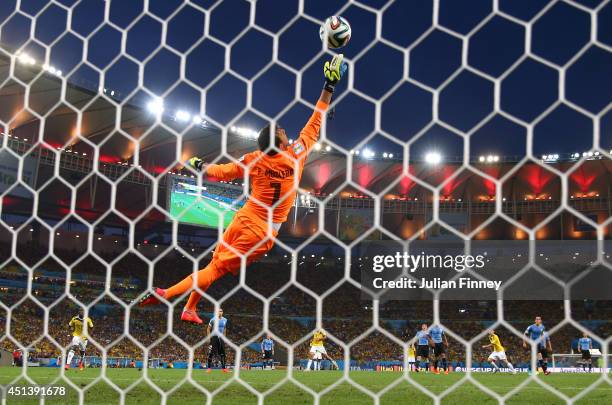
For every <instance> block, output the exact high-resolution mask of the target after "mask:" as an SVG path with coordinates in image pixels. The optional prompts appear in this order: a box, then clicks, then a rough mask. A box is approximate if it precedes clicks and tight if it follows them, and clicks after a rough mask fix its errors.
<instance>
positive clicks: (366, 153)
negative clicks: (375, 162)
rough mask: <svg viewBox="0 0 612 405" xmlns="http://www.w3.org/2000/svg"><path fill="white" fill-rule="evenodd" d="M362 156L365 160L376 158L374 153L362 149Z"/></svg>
mask: <svg viewBox="0 0 612 405" xmlns="http://www.w3.org/2000/svg"><path fill="white" fill-rule="evenodd" d="M363 156H364V157H365V158H367V159H371V158H373V157H375V156H376V153H374V151H372V150H370V149H364V150H363Z"/></svg>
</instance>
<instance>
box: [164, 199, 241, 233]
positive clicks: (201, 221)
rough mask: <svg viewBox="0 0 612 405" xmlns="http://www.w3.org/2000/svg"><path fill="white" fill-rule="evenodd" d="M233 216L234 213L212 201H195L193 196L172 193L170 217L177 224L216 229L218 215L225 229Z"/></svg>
mask: <svg viewBox="0 0 612 405" xmlns="http://www.w3.org/2000/svg"><path fill="white" fill-rule="evenodd" d="M188 207H189V208H188ZM234 214H235V211H233V210H231V209H230V208H227V206H224V205H222V204H220V203H218V202H216V201H214V200H210V199H204V198H203V199H200V200H197V197H195V196H192V195H188V194H181V193H172V196H171V198H170V215H171V216H172V218H174V219H176V220H178V221H179V222H187V223H190V224H195V225H203V226H207V227H210V228H217V227H218V226H219V215H223V228H227V227H228V226H229V224H230V222H232V219H233V218H234Z"/></svg>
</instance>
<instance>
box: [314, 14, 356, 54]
mask: <svg viewBox="0 0 612 405" xmlns="http://www.w3.org/2000/svg"><path fill="white" fill-rule="evenodd" d="M319 37H320V38H321V41H325V38H327V47H328V48H331V49H338V48H342V47H343V46H345V45H346V44H348V42H349V40H350V39H351V25H350V24H349V22H348V21H346V19H345V18H343V17H340V16H335V15H333V16H331V17H327V19H326V20H325V22H324V23H323V25H322V26H321V28H319Z"/></svg>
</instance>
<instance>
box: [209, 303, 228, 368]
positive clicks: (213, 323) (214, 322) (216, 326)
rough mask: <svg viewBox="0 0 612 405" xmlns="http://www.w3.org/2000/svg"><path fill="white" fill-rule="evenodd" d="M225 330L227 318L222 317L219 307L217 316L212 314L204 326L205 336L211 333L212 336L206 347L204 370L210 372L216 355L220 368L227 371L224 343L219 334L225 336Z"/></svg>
mask: <svg viewBox="0 0 612 405" xmlns="http://www.w3.org/2000/svg"><path fill="white" fill-rule="evenodd" d="M226 332H227V319H226V318H224V317H223V310H222V309H220V308H219V313H218V314H217V316H214V317H212V318H211V319H210V322H208V327H207V328H206V336H207V337H208V336H210V335H211V333H212V337H211V338H210V346H209V347H208V361H207V362H206V368H207V370H206V372H208V373H210V369H211V368H212V361H213V357H214V356H218V357H219V358H220V359H221V368H222V370H223V372H224V373H227V372H228V370H227V368H226V367H225V345H224V344H223V340H221V338H220V337H219V336H225V334H226Z"/></svg>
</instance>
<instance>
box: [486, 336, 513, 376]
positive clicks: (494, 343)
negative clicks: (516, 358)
mask: <svg viewBox="0 0 612 405" xmlns="http://www.w3.org/2000/svg"><path fill="white" fill-rule="evenodd" d="M489 342H490V343H489V344H488V345H485V346H482V348H483V349H487V348H489V347H491V348H493V352H492V353H491V354H490V355H489V358H488V361H489V362H490V363H491V364H492V365H493V368H494V372H495V373H497V372H499V371H500V369H499V365H498V364H497V363H498V362H499V363H504V364H505V365H506V367H507V368H509V369H510V371H512V374H516V369H515V368H514V366H513V365H512V363H510V362H509V361H508V359H507V358H506V350H505V349H504V346H502V344H501V342H500V340H499V336H497V335H496V334H495V331H494V330H493V329H491V330H490V331H489Z"/></svg>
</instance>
